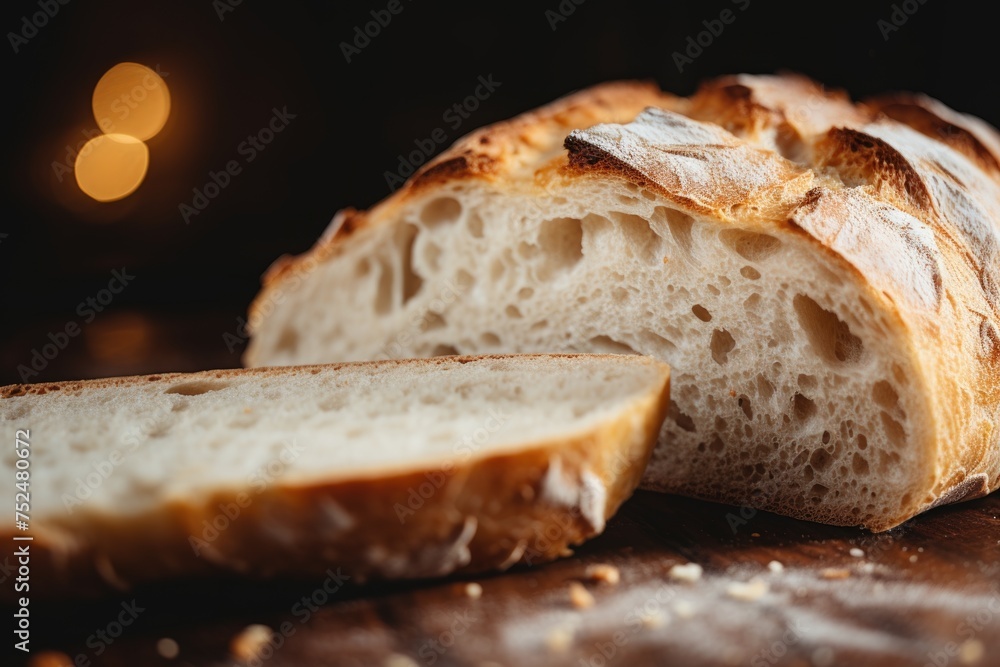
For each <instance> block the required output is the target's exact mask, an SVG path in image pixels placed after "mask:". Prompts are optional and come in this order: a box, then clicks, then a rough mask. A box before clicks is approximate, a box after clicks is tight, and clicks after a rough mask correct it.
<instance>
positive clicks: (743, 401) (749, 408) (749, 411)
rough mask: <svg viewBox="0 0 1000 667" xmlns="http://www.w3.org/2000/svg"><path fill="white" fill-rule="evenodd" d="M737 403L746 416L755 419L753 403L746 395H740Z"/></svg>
mask: <svg viewBox="0 0 1000 667" xmlns="http://www.w3.org/2000/svg"><path fill="white" fill-rule="evenodd" d="M737 403H738V404H739V406H740V409H741V410H743V414H744V415H746V418H747V419H749V420H750V421H753V405H752V404H751V403H750V399H749V398H747V397H746V396H740V398H739V400H738V401H737Z"/></svg>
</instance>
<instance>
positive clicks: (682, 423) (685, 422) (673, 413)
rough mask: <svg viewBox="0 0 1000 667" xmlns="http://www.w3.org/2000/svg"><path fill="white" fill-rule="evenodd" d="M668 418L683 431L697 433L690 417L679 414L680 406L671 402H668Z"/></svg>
mask: <svg viewBox="0 0 1000 667" xmlns="http://www.w3.org/2000/svg"><path fill="white" fill-rule="evenodd" d="M669 416H670V418H671V419H673V420H674V423H675V424H677V426H679V427H680V428H682V429H684V430H685V431H687V432H688V433H694V432H695V431H697V427H696V426H695V425H694V420H693V419H691V417H690V416H688V415H686V414H684V413H683V412H681V409H680V406H678V405H677V403H676V402H675V401H673V400H671V401H670V412H669Z"/></svg>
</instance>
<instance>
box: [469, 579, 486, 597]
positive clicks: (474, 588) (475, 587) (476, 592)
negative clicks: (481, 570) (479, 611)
mask: <svg viewBox="0 0 1000 667" xmlns="http://www.w3.org/2000/svg"><path fill="white" fill-rule="evenodd" d="M465 595H466V596H468V597H470V598H472V599H473V600H478V599H479V598H481V597H483V587H482V586H480V585H479V584H477V583H476V582H474V581H473V582H471V583H468V584H466V585H465Z"/></svg>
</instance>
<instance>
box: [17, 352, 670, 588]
mask: <svg viewBox="0 0 1000 667" xmlns="http://www.w3.org/2000/svg"><path fill="white" fill-rule="evenodd" d="M668 385H669V371H668V369H667V367H666V366H665V365H664V364H662V363H660V362H657V361H655V360H652V359H650V358H640V357H621V356H618V355H560V356H539V355H523V356H517V357H504V356H485V357H450V358H441V359H431V360H423V359H421V360H409V361H383V362H370V363H359V364H344V365H339V366H311V367H296V368H277V369H251V370H236V371H212V372H203V373H193V374H177V373H173V374H165V375H151V376H144V377H132V378H113V379H108V380H93V381H84V382H63V383H58V384H53V383H50V384H38V385H15V386H10V387H4V388H2V389H0V434H2V436H3V440H4V442H6V443H9V446H8V447H6V448H5V449H4V453H3V455H2V460H3V468H4V471H3V479H4V482H3V488H5V489H7V491H8V493H7V497H8V498H10V499H12V500H13V499H14V498H15V493H17V492H18V491H23V492H24V493H25V494H30V495H26V496H25V497H27V498H30V509H26V508H21V509H24V510H25V513H26V514H27V517H28V518H27V519H25V522H26V523H27V526H25V527H24V530H23V531H15V525H14V521H13V519H12V520H11V521H8V522H5V524H4V526H5V527H4V528H3V529H2V530H0V539H3V540H5V541H6V543H7V544H15V545H21V544H26V545H28V546H29V547H30V553H31V557H30V558H31V575H32V576H31V581H30V587H31V588H30V594H31V595H36V594H42V595H44V594H47V593H48V594H52V593H56V594H66V593H69V592H72V591H77V592H79V591H84V590H98V589H101V588H106V587H107V586H109V585H110V586H116V587H119V588H126V587H128V586H131V585H133V584H135V583H137V582H143V581H149V580H154V579H163V578H169V577H173V576H190V575H209V574H220V573H232V574H241V575H246V576H250V577H268V576H272V575H288V576H299V577H313V576H323V573H325V572H326V571H327V570H330V569H332V570H333V571H334V572H342V574H344V575H346V576H347V577H349V578H350V579H351V581H354V582H358V581H364V580H365V579H368V578H413V577H427V576H436V575H443V574H447V573H451V572H456V571H462V572H477V571H483V570H488V569H503V568H507V567H510V566H512V565H514V564H517V563H539V562H544V561H548V560H551V559H553V558H556V557H558V556H560V555H563V554H565V553H567V552H568V548H569V547H570V546H572V545H575V544H578V543H580V542H581V541H583V540H584V539H586V538H588V537H590V536H592V535H595V534H597V533H600V532H601V531H602V530H603V528H604V523H605V521H606V519H608V518H609V517H610V516H611V515H612V514H613V513H614V512H615V510H616V509H617V508H618V506H619V505H620V504H621V503H622V502H623V501H624V500H625V498H627V497H628V496H629V495H631V494H632V492H633V491H634V490H635V487H636V486H637V485H638V483H639V479H640V477H641V476H642V471H643V470H644V469H645V466H646V463H647V461H648V460H649V457H650V454H651V452H652V450H653V447H654V445H655V443H656V439H657V435H658V433H659V431H660V427H661V426H662V423H663V420H664V418H665V417H666V413H667V410H668V407H669V406H668V403H669V395H668V392H669V386H668ZM15 441H18V445H17V446H16V447H15ZM18 452H21V453H20V454H19V453H18ZM25 462H27V463H25ZM15 471H18V473H19V476H18V477H15ZM15 480H16V481H15ZM15 483H17V484H24V487H23V489H22V488H21V487H18V488H15ZM19 502H20V499H19ZM25 502H29V501H27V500H26V501H25ZM12 531H14V535H17V536H22V537H23V536H30V537H31V538H33V539H32V540H31V541H30V542H29V541H25V542H12V541H11V539H12V537H13V535H12V534H11V532H12ZM5 590H6V592H7V594H8V595H10V594H14V593H13V590H14V589H13V586H9V587H5Z"/></svg>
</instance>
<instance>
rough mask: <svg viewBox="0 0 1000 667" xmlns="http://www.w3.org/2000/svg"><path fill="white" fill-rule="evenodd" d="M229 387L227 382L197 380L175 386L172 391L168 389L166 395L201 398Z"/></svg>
mask: <svg viewBox="0 0 1000 667" xmlns="http://www.w3.org/2000/svg"><path fill="white" fill-rule="evenodd" d="M228 386H229V385H228V384H227V383H225V382H213V381H211V380H195V381H194V382H185V383H183V384H175V385H174V386H173V387H171V388H170V389H167V390H166V391H165V392H163V393H164V394H180V395H181V396H200V395H202V394H207V393H208V392H210V391H219V390H220V389H225V388H226V387H228Z"/></svg>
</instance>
